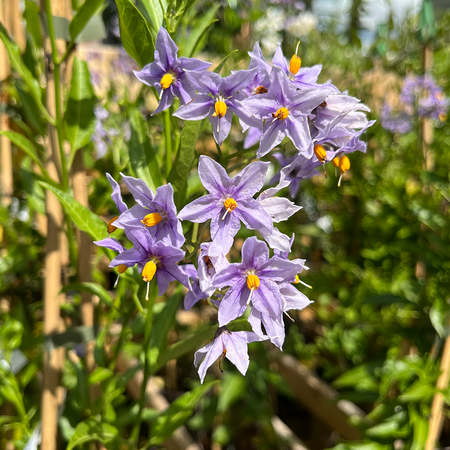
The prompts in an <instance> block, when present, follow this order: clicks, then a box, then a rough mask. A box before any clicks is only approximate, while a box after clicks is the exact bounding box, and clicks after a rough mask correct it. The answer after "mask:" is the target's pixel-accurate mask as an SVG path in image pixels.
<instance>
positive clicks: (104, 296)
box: [61, 281, 113, 307]
mask: <svg viewBox="0 0 450 450" xmlns="http://www.w3.org/2000/svg"><path fill="white" fill-rule="evenodd" d="M69 291H81V292H89V293H90V294H92V295H97V296H98V297H99V298H100V300H101V301H102V302H103V303H104V304H105V305H107V306H109V307H113V299H112V298H111V296H110V295H109V293H108V291H107V290H106V289H105V288H104V287H103V286H100V285H99V284H97V283H92V282H89V281H83V282H75V283H70V284H67V285H66V286H64V287H63V288H62V289H61V292H69Z"/></svg>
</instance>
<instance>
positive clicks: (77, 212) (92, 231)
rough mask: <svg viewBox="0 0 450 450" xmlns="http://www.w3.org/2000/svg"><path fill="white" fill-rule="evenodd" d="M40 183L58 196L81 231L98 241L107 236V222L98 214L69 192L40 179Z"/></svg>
mask: <svg viewBox="0 0 450 450" xmlns="http://www.w3.org/2000/svg"><path fill="white" fill-rule="evenodd" d="M39 184H40V185H41V186H42V187H43V188H44V189H48V190H49V191H51V192H53V193H54V194H55V195H56V197H58V199H59V201H60V202H61V204H62V206H63V208H64V209H65V211H66V212H67V214H68V215H69V216H70V218H71V219H72V220H73V222H74V223H75V225H76V226H77V227H78V228H79V229H80V230H81V231H84V232H85V233H87V234H88V235H89V236H90V237H91V238H92V239H94V240H96V241H99V240H101V239H103V238H104V237H105V234H106V224H105V222H103V220H102V219H100V217H98V216H97V214H94V213H93V212H92V211H91V210H90V209H88V208H86V207H85V206H83V205H82V204H80V203H79V202H78V201H77V200H75V199H74V198H73V197H72V196H71V195H70V194H68V193H67V192H64V191H61V190H60V189H57V188H55V187H53V186H51V185H49V184H48V183H44V182H43V181H39Z"/></svg>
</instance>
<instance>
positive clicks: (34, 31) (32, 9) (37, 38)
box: [23, 0, 42, 48]
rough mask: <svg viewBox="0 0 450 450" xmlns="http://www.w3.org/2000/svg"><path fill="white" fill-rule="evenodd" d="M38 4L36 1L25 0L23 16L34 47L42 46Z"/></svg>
mask: <svg viewBox="0 0 450 450" xmlns="http://www.w3.org/2000/svg"><path fill="white" fill-rule="evenodd" d="M39 12H40V9H39V6H38V5H36V3H34V2H32V1H30V0H26V1H25V11H24V13H23V18H24V19H25V21H26V23H27V30H28V32H29V33H30V34H31V36H32V38H33V40H34V43H35V44H36V47H38V48H41V47H42V34H41V28H40V26H39Z"/></svg>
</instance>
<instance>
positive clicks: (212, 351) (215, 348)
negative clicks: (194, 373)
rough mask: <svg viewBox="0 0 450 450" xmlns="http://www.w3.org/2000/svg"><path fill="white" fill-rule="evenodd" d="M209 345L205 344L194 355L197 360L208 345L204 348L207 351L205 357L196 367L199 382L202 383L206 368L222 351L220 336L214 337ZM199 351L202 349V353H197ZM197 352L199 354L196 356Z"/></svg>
mask: <svg viewBox="0 0 450 450" xmlns="http://www.w3.org/2000/svg"><path fill="white" fill-rule="evenodd" d="M209 345H210V347H208V345H207V346H206V347H204V348H203V349H200V350H198V351H197V352H196V353H195V355H194V360H195V361H199V359H200V355H201V354H203V353H204V352H205V350H206V348H207V347H208V349H207V350H206V352H207V353H206V356H205V359H204V360H203V362H202V363H201V364H200V367H199V368H198V375H199V377H200V383H202V384H203V381H204V379H205V376H206V371H207V370H208V368H209V367H211V366H212V365H213V364H214V363H215V362H216V361H217V358H219V356H220V355H221V354H222V353H223V343H222V339H220V337H219V338H217V339H215V340H214V341H213V342H212V343H211V344H209ZM202 350H203V351H202ZM200 351H202V353H199V352H200ZM197 353H199V356H197ZM197 364H198V362H197Z"/></svg>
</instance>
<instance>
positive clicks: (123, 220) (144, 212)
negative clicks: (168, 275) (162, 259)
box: [114, 174, 185, 247]
mask: <svg viewBox="0 0 450 450" xmlns="http://www.w3.org/2000/svg"><path fill="white" fill-rule="evenodd" d="M121 175H122V178H123V179H124V181H125V183H126V185H127V187H128V189H129V190H130V192H131V194H132V195H133V197H134V199H135V200H136V202H137V203H138V204H137V205H135V206H133V207H131V208H130V209H129V210H127V211H125V212H124V213H123V214H121V215H120V217H119V219H118V220H116V222H115V223H114V225H115V226H117V227H118V228H124V229H125V228H127V227H138V228H139V227H144V228H147V230H148V231H149V232H150V234H151V235H152V236H153V237H154V238H155V239H156V240H164V239H169V241H170V242H171V243H172V244H173V245H175V246H177V247H181V246H182V245H183V243H184V241H185V239H184V235H183V228H182V226H181V222H180V221H179V220H178V218H177V209H176V206H175V203H174V200H173V188H172V186H171V184H170V183H169V184H167V185H164V186H160V187H158V188H157V189H156V195H155V194H153V191H152V190H151V189H150V188H149V187H148V186H147V185H146V184H145V183H144V182H143V181H142V180H140V179H136V178H133V177H126V176H124V175H123V174H121Z"/></svg>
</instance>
